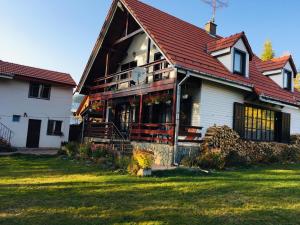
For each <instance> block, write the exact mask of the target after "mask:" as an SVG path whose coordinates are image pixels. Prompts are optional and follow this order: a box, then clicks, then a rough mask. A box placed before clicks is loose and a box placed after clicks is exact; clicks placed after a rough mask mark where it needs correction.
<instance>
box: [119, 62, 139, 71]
mask: <svg viewBox="0 0 300 225" xmlns="http://www.w3.org/2000/svg"><path fill="white" fill-rule="evenodd" d="M135 67H137V61H131V62H129V63H125V64H123V65H121V71H124V70H129V69H132V68H135Z"/></svg>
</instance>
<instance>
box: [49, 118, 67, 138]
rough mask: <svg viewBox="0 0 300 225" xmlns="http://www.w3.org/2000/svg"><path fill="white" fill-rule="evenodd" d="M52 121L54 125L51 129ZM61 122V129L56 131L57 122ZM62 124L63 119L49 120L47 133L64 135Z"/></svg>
mask: <svg viewBox="0 0 300 225" xmlns="http://www.w3.org/2000/svg"><path fill="white" fill-rule="evenodd" d="M50 123H53V125H52V126H53V127H52V129H51V131H50V127H49V126H50ZM58 123H60V131H59V132H56V131H55V130H56V126H57V124H58ZM62 125H63V121H62V120H50V119H49V120H48V124H47V135H48V136H63V132H62Z"/></svg>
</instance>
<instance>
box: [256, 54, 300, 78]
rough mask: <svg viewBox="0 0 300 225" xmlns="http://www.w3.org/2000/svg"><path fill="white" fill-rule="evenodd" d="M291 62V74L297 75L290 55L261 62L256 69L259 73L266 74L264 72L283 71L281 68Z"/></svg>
mask: <svg viewBox="0 0 300 225" xmlns="http://www.w3.org/2000/svg"><path fill="white" fill-rule="evenodd" d="M288 62H291V66H292V68H293V72H294V73H295V74H297V69H296V67H295V64H294V61H293V58H292V56H291V55H287V56H282V57H279V58H274V59H271V60H268V61H261V62H260V63H258V64H257V68H258V69H259V70H260V71H261V72H266V71H272V70H278V69H283V67H284V66H285V65H286V64H287V63H288Z"/></svg>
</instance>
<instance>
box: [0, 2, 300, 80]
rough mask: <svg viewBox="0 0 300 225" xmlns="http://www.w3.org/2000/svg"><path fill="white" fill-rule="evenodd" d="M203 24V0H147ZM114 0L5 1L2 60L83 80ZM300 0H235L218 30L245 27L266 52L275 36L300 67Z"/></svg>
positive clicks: (220, 16)
mask: <svg viewBox="0 0 300 225" xmlns="http://www.w3.org/2000/svg"><path fill="white" fill-rule="evenodd" d="M143 1H144V2H145V3H148V4H150V5H153V6H154V7H157V8H159V9H161V10H163V11H166V12H168V13H170V14H172V15H174V16H177V17H179V18H181V19H183V20H186V21H188V22H190V23H193V24H195V25H197V26H201V27H203V26H204V24H205V22H207V21H208V20H209V19H210V17H211V9H210V8H209V6H207V5H206V4H204V3H203V2H202V1H201V0H185V1H183V0H143ZM110 4H111V0H88V1H86V0H75V1H74V0H51V1H50V0H48V1H46V0H43V1H41V0H26V1H24V0H0V27H1V32H0V59H1V60H4V61H10V62H15V63H20V64H26V65H30V66H35V67H41V68H47V69H51V70H57V71H61V72H67V73H70V74H71V75H72V76H73V77H74V79H75V80H76V81H77V82H78V81H79V79H80V76H81V74H82V72H83V70H84V67H85V64H86V62H87V60H88V57H89V55H90V53H91V50H92V48H93V46H94V43H95V40H96V39H97V36H98V34H99V32H100V29H101V27H102V24H103V21H104V19H105V16H106V14H107V11H108V9H109V6H110ZM299 10H300V1H298V0H289V1H286V0H272V1H271V0H264V1H262V0H251V1H246V0H229V7H228V8H224V9H221V10H219V11H218V13H217V19H216V23H217V24H218V34H219V35H222V36H228V35H231V34H234V33H237V32H240V31H245V32H246V35H247V37H248V39H249V42H250V44H251V46H252V48H253V51H254V52H255V53H256V54H258V55H260V53H261V51H262V47H263V43H264V41H265V40H266V39H270V40H271V41H272V43H273V48H274V50H275V52H276V56H281V55H282V54H283V53H287V52H289V53H291V54H293V56H294V59H295V62H296V64H297V66H300V45H299V44H298V40H299V36H300V29H299V27H300V19H299V14H298V12H299Z"/></svg>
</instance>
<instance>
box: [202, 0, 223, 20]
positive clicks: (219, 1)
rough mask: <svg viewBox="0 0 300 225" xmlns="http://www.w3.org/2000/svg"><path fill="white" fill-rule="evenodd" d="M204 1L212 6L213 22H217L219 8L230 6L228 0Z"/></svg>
mask: <svg viewBox="0 0 300 225" xmlns="http://www.w3.org/2000/svg"><path fill="white" fill-rule="evenodd" d="M202 1H203V2H204V3H206V4H208V5H209V6H211V7H212V14H213V15H212V18H211V22H213V23H214V22H215V20H216V13H217V9H221V8H225V7H228V0H202Z"/></svg>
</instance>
